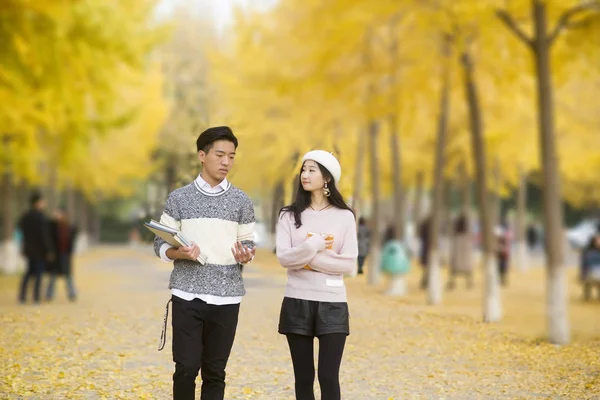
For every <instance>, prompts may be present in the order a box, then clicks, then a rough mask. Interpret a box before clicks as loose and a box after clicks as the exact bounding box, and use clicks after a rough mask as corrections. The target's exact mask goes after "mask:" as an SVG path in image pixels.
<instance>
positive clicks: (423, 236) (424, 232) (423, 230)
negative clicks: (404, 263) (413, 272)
mask: <svg viewBox="0 0 600 400" xmlns="http://www.w3.org/2000/svg"><path fill="white" fill-rule="evenodd" d="M430 227H431V217H430V216H429V217H427V218H425V219H424V220H423V222H421V225H420V226H419V241H420V243H421V247H420V251H419V255H420V256H419V262H420V263H421V269H422V270H423V275H422V276H421V289H423V290H424V289H426V288H427V269H428V265H429V247H430V246H429V244H430V243H429V241H430V237H429V229H430Z"/></svg>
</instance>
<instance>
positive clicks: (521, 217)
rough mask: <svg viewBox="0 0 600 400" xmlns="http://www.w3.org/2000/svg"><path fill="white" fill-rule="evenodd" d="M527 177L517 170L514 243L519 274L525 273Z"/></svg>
mask: <svg viewBox="0 0 600 400" xmlns="http://www.w3.org/2000/svg"><path fill="white" fill-rule="evenodd" d="M526 229H527V175H525V172H523V168H522V167H521V168H519V190H518V191H517V215H516V218H515V239H516V240H515V241H516V244H517V257H516V261H517V265H518V268H519V270H520V271H521V272H525V271H527V267H528V263H529V260H528V257H527V239H526Z"/></svg>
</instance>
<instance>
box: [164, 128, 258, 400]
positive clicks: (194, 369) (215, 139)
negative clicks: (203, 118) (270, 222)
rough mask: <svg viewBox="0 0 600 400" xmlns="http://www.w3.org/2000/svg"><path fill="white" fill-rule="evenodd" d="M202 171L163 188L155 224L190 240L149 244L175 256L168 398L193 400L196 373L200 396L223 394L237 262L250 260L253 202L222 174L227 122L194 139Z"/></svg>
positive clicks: (231, 148) (227, 165) (227, 160)
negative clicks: (172, 365)
mask: <svg viewBox="0 0 600 400" xmlns="http://www.w3.org/2000/svg"><path fill="white" fill-rule="evenodd" d="M196 145H197V150H198V158H199V160H200V162H201V163H202V172H201V173H200V175H199V176H198V178H196V180H195V181H194V182H192V183H190V184H188V185H186V186H184V187H182V188H179V189H176V190H175V191H173V192H172V193H170V194H169V196H168V198H167V203H166V206H165V210H164V213H163V214H162V216H161V219H160V222H161V223H163V224H165V225H168V226H170V227H173V228H176V229H179V230H181V231H182V233H183V234H184V235H185V236H186V237H187V238H189V239H190V240H191V241H193V242H194V244H193V245H192V246H189V247H179V248H173V247H171V246H170V245H169V244H168V243H165V242H164V241H163V240H162V239H160V238H158V237H157V238H156V239H155V242H154V250H155V252H156V254H157V256H159V257H160V258H161V259H162V260H164V261H167V262H173V263H174V268H173V272H172V273H171V279H170V282H169V289H171V293H172V297H171V301H172V303H173V317H172V327H173V361H174V362H175V373H174V374H173V398H174V399H175V400H187V399H190V400H193V399H194V394H195V388H196V384H195V379H196V376H197V375H198V371H199V370H201V376H202V394H201V399H202V400H217V399H219V400H221V399H223V398H224V392H225V367H226V365H227V360H228V358H229V354H230V352H231V347H232V345H233V340H234V337H235V331H236V327H237V321H238V313H239V310H240V303H241V301H242V296H244V294H245V293H246V292H245V289H244V283H243V280H242V274H241V266H242V265H243V264H245V263H248V262H250V261H252V259H253V258H254V253H255V249H254V242H253V239H254V224H255V221H254V205H253V204H252V201H251V200H250V199H249V198H248V196H246V194H245V193H244V192H242V191H241V190H239V189H237V188H235V187H234V186H232V185H231V184H230V183H229V182H228V181H227V179H226V177H227V174H228V173H229V171H230V170H231V168H232V167H233V163H234V160H235V151H236V148H237V145H238V141H237V138H236V137H235V136H234V135H233V132H232V131H231V129H230V128H228V127H224V126H222V127H213V128H209V129H207V130H206V131H204V132H202V134H201V135H200V136H199V137H198V140H197V142H196ZM198 260H199V261H198Z"/></svg>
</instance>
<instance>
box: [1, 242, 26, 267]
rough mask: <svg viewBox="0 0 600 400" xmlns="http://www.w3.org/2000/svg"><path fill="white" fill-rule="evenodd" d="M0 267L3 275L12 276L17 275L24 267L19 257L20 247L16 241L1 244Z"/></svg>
mask: <svg viewBox="0 0 600 400" xmlns="http://www.w3.org/2000/svg"><path fill="white" fill-rule="evenodd" d="M0 260H2V261H0V267H1V268H2V273H4V274H7V275H11V274H15V273H17V272H18V271H19V270H20V269H21V268H20V267H21V266H22V262H21V261H22V260H21V258H20V257H19V247H18V246H17V243H16V242H15V241H14V240H5V241H4V242H2V243H0Z"/></svg>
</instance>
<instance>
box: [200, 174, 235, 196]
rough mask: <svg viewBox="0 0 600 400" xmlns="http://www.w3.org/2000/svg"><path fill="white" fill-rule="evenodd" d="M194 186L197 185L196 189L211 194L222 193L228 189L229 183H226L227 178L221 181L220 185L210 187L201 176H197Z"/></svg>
mask: <svg viewBox="0 0 600 400" xmlns="http://www.w3.org/2000/svg"><path fill="white" fill-rule="evenodd" d="M196 184H197V185H198V187H199V188H200V189H202V190H206V191H207V192H213V193H218V192H222V191H224V190H227V189H228V188H229V182H227V178H225V179H223V180H222V181H221V183H219V184H218V185H217V186H215V187H212V186H210V183H208V182H206V181H205V180H204V179H203V178H202V174H199V175H198V177H197V178H196Z"/></svg>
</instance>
